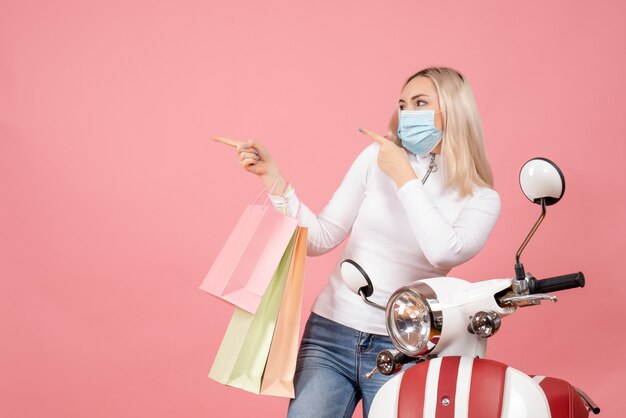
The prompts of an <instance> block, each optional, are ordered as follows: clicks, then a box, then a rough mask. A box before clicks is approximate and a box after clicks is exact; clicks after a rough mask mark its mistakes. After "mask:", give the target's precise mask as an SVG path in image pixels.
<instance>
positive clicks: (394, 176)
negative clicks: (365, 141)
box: [359, 128, 417, 189]
mask: <svg viewBox="0 0 626 418" xmlns="http://www.w3.org/2000/svg"><path fill="white" fill-rule="evenodd" d="M359 132H361V133H363V134H365V135H367V136H369V137H370V138H371V139H373V140H374V141H375V142H378V143H379V144H380V150H379V151H378V167H380V169H381V170H382V171H383V173H385V174H386V175H387V176H388V177H389V178H390V179H391V180H393V181H394V183H396V186H397V187H398V189H399V188H400V187H402V186H403V185H404V184H405V183H406V182H408V181H409V180H413V179H416V178H417V176H416V175H415V171H414V170H413V167H411V162H410V161H409V156H408V154H407V152H406V151H405V149H404V148H402V147H399V146H397V145H396V144H395V143H394V142H393V141H391V140H390V139H387V138H386V137H384V136H381V135H378V134H377V133H375V132H372V131H370V130H369V129H365V128H361V129H359Z"/></svg>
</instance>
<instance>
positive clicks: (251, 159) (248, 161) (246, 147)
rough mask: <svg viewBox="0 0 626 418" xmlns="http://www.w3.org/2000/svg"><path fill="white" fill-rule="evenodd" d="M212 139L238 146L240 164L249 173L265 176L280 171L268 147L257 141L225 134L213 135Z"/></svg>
mask: <svg viewBox="0 0 626 418" xmlns="http://www.w3.org/2000/svg"><path fill="white" fill-rule="evenodd" d="M211 139H212V140H214V141H217V142H221V143H222V144H226V145H230V146H231V147H234V148H236V150H237V155H238V156H239V165H240V166H241V167H242V168H243V169H244V170H246V171H247V172H249V173H253V174H256V175H257V176H264V175H268V174H272V173H278V171H279V170H278V167H277V166H276V163H275V162H274V161H273V160H272V157H271V155H270V153H269V152H268V151H267V148H265V147H264V146H263V145H261V144H260V143H258V142H256V141H252V140H249V141H239V140H236V139H232V138H227V137H224V136H212V137H211Z"/></svg>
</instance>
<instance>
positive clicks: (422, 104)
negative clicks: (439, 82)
mask: <svg viewBox="0 0 626 418" xmlns="http://www.w3.org/2000/svg"><path fill="white" fill-rule="evenodd" d="M416 104H417V105H418V106H426V105H427V104H428V103H426V102H425V101H424V100H418V101H417V102H416Z"/></svg>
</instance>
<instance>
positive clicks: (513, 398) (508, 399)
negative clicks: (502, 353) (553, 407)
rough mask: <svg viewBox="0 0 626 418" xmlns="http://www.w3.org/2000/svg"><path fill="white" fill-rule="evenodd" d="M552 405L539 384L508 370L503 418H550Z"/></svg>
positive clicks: (518, 372)
mask: <svg viewBox="0 0 626 418" xmlns="http://www.w3.org/2000/svg"><path fill="white" fill-rule="evenodd" d="M550 417H551V414H550V405H548V400H547V399H546V396H545V395H544V393H543V390H542V389H541V387H540V386H539V384H538V383H537V382H536V381H534V380H533V379H532V378H531V377H530V376H528V375H526V374H524V373H522V372H520V371H519V370H515V369H513V368H512V367H509V368H508V369H507V370H506V379H505V383H504V399H503V400H502V418H550Z"/></svg>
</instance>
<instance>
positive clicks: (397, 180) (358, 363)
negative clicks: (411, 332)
mask: <svg viewBox="0 0 626 418" xmlns="http://www.w3.org/2000/svg"><path fill="white" fill-rule="evenodd" d="M360 131H361V132H362V133H364V134H365V135H367V136H368V137H370V138H371V139H372V140H373V143H372V144H371V145H369V146H368V147H367V148H365V150H364V151H363V152H361V154H360V155H359V156H358V157H357V158H356V160H355V161H354V163H353V164H352V166H351V167H350V169H349V170H348V173H347V174H346V176H345V178H344V179H343V182H342V183H341V185H340V186H339V188H338V189H337V191H336V192H335V193H334V195H333V197H332V198H331V200H330V201H329V202H328V204H327V205H326V206H325V207H324V209H322V211H321V212H320V213H319V214H318V215H315V214H314V213H313V212H312V211H311V210H310V209H309V208H308V207H307V206H306V205H305V204H304V203H302V202H301V201H300V200H299V199H298V197H297V195H296V193H295V190H294V189H293V187H291V186H290V185H288V184H287V183H286V182H285V179H284V178H283V176H282V175H281V174H280V171H279V169H278V167H277V165H276V163H275V162H274V161H273V160H272V158H271V156H270V154H269V153H268V151H267V149H266V148H264V147H263V146H262V145H261V144H259V143H258V142H255V141H248V142H241V141H235V140H232V139H228V138H223V137H214V138H213V139H215V140H217V141H220V142H223V143H226V144H229V145H232V146H235V147H237V153H238V155H239V161H240V164H241V166H242V167H243V168H244V169H245V170H247V171H249V172H251V173H254V174H256V175H258V176H260V178H261V180H262V181H263V182H264V184H265V186H266V188H267V189H268V191H269V192H270V197H271V200H272V202H273V204H274V206H275V207H276V208H277V209H278V210H280V211H281V212H284V213H286V214H287V215H288V216H291V217H293V218H297V219H298V221H299V224H300V225H301V226H305V227H308V237H309V238H308V251H307V254H308V255H321V254H324V253H326V252H328V251H330V250H332V249H333V248H335V247H336V246H337V245H338V244H339V243H341V242H342V241H343V240H344V239H345V238H346V237H348V235H350V237H349V239H348V243H347V245H346V247H345V249H344V251H343V253H342V255H341V258H340V260H339V261H342V260H344V259H346V258H349V259H352V260H355V261H356V262H358V263H359V264H360V265H361V266H362V267H363V268H364V269H365V271H367V272H368V275H369V276H370V278H371V279H372V282H373V284H374V288H375V292H374V295H373V296H372V298H371V299H372V300H373V301H374V302H377V303H379V304H385V303H386V301H387V299H388V298H389V296H390V295H391V293H392V292H393V291H394V290H396V289H397V288H399V287H400V286H403V285H406V284H408V283H410V282H413V281H415V280H418V279H423V278H428V277H437V276H445V275H446V274H447V273H448V272H449V271H450V269H452V268H453V267H455V266H458V265H459V264H461V263H463V262H465V261H467V260H469V259H470V258H471V257H473V256H474V255H475V254H476V253H477V252H478V251H479V250H480V249H481V248H482V246H483V245H484V244H485V241H486V240H487V237H488V236H489V233H490V232H491V230H492V229H493V226H494V224H495V222H496V219H497V217H498V214H499V212H500V199H499V197H498V194H497V193H496V192H495V191H494V190H493V189H492V187H493V179H492V174H491V169H490V166H489V162H488V160H487V155H486V153H485V147H484V142H483V134H482V128H481V123H480V119H479V117H478V112H477V109H476V104H475V102H474V98H473V95H472V92H471V89H470V87H469V85H468V83H467V81H466V80H465V78H464V77H463V76H462V75H461V74H460V73H458V72H457V71H455V70H453V69H450V68H442V67H436V68H426V69H424V70H422V71H420V72H418V73H416V74H414V75H413V76H411V77H410V78H409V79H408V80H407V82H406V83H405V84H404V86H403V88H402V92H401V95H400V100H399V102H398V109H397V110H396V113H394V117H393V118H392V122H391V124H390V132H389V134H388V135H387V136H386V137H382V136H380V135H378V134H376V133H374V132H371V131H369V130H367V129H360ZM339 264H340V263H339V262H338V263H337V267H336V268H335V270H334V271H333V273H332V274H331V276H330V280H329V284H328V285H327V286H326V287H325V288H324V289H323V290H322V292H321V293H320V295H319V296H318V298H317V300H316V301H315V303H314V305H313V307H312V313H311V316H310V317H309V320H308V322H307V325H306V328H305V331H304V335H303V338H302V343H301V346H300V351H299V354H298V363H297V368H296V375H295V379H294V383H295V389H296V397H295V399H294V400H292V401H291V402H290V405H289V412H288V416H289V417H293V418H295V417H332V418H336V417H349V416H352V413H353V411H354V409H355V407H356V404H357V403H358V401H359V400H361V399H362V400H363V412H364V416H365V417H367V414H368V412H369V408H370V406H371V403H372V400H373V398H374V396H375V395H376V392H377V390H378V389H379V388H380V386H382V384H383V383H384V382H385V381H386V380H387V377H386V376H383V375H381V374H376V375H374V376H373V377H372V378H371V379H370V380H367V379H365V378H364V375H365V373H367V372H369V371H370V370H372V369H373V368H374V367H375V358H376V354H377V353H378V351H380V350H382V349H385V348H389V347H390V346H392V344H391V341H390V339H389V337H388V336H387V335H386V334H387V332H386V329H385V325H384V313H383V312H381V311H379V310H377V309H375V308H372V307H370V306H367V305H365V304H364V303H363V302H362V301H361V299H360V297H359V296H357V295H355V294H353V293H352V292H350V290H349V289H348V288H347V287H346V286H345V285H344V284H343V282H342V280H341V276H340V271H339Z"/></svg>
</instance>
